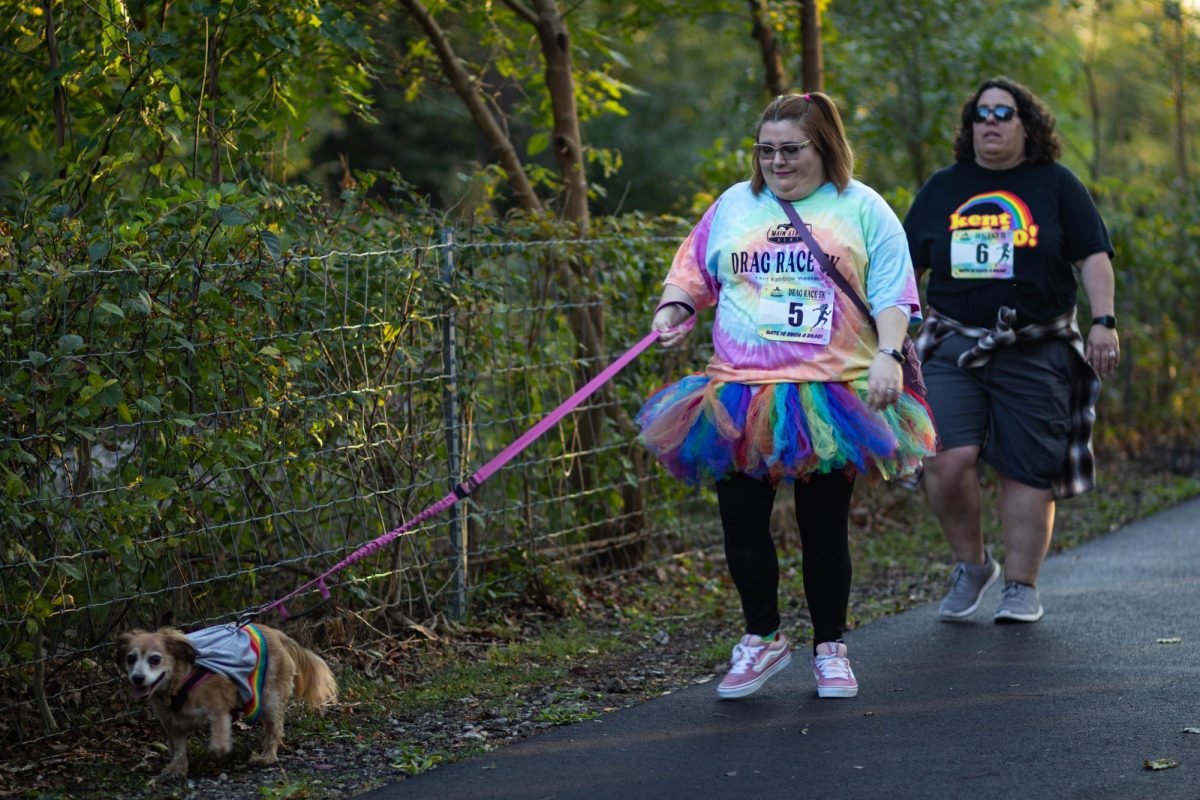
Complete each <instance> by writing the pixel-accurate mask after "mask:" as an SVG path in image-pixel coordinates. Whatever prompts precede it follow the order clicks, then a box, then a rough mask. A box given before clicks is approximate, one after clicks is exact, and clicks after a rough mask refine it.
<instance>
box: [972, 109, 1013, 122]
mask: <svg viewBox="0 0 1200 800" xmlns="http://www.w3.org/2000/svg"><path fill="white" fill-rule="evenodd" d="M1016 115H1017V110H1016V109H1015V108H1013V107H1012V106H995V107H993V108H988V107H987V106H975V121H976V122H987V121H988V117H995V118H996V121H997V122H1008V121H1009V120H1010V119H1012V118H1013V117H1015V116H1016Z"/></svg>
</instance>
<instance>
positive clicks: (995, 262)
mask: <svg viewBox="0 0 1200 800" xmlns="http://www.w3.org/2000/svg"><path fill="white" fill-rule="evenodd" d="M950 275H951V276H953V277H955V278H1011V277H1012V276H1013V232H1012V231H993V230H987V229H983V230H959V231H954V232H953V233H951V234H950Z"/></svg>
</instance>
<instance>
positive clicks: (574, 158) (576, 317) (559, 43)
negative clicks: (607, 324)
mask: <svg viewBox="0 0 1200 800" xmlns="http://www.w3.org/2000/svg"><path fill="white" fill-rule="evenodd" d="M503 1H504V4H505V5H506V6H507V7H508V8H510V9H511V10H512V11H513V12H514V13H515V14H516V15H517V16H519V17H520V18H521V19H523V20H525V21H526V22H528V23H529V24H530V25H531V26H533V28H534V30H535V31H536V32H537V36H538V42H539V44H540V46H541V48H542V55H543V58H544V60H545V73H544V74H545V82H546V90H547V91H548V92H549V94H550V101H551V107H552V114H553V131H552V134H551V136H552V138H551V141H552V144H553V148H554V155H555V157H556V159H557V160H558V167H559V171H560V174H561V176H562V181H563V195H562V199H561V211H562V214H563V216H564V217H565V218H566V219H568V220H570V221H571V222H573V223H574V224H575V227H576V230H577V233H578V235H579V236H581V237H585V236H587V235H588V233H589V232H590V229H591V217H590V213H589V211H588V204H587V201H588V184H587V176H586V173H585V164H584V159H583V144H582V141H583V139H582V136H581V134H580V129H579V114H578V109H577V107H576V103H575V79H574V72H573V61H572V55H571V39H570V34H569V32H568V29H567V24H566V20H565V19H564V17H563V15H562V13H561V11H560V9H559V7H558V4H557V2H555V1H554V0H533V7H532V8H530V7H528V6H526V5H524V4H523V3H521V2H519V1H518V0H503ZM402 2H403V3H404V6H405V7H406V8H407V9H408V10H409V12H410V13H411V14H412V16H413V17H414V18H415V19H416V20H417V22H418V24H419V25H420V26H421V28H422V30H423V31H424V32H425V35H426V37H427V38H428V39H429V40H430V42H431V43H432V44H433V48H434V51H435V52H436V53H437V56H438V60H439V62H440V63H441V66H442V70H443V73H444V74H445V75H446V77H447V78H448V79H449V81H450V84H451V86H453V88H454V91H455V93H456V94H457V95H458V96H459V99H460V100H462V102H463V103H464V104H465V105H466V106H467V109H468V111H469V112H470V114H471V117H472V119H473V120H474V121H475V124H476V125H477V126H478V127H479V129H480V130H481V131H482V132H483V134H484V136H485V137H486V138H487V140H488V142H489V144H491V146H492V147H493V148H494V150H495V152H496V153H497V154H498V158H499V160H500V163H501V165H502V166H503V167H504V169H505V170H506V172H507V173H508V177H509V180H510V182H511V185H512V187H513V190H514V192H515V193H516V197H517V200H518V202H519V203H520V205H521V207H522V208H524V209H525V210H527V211H531V212H535V213H542V212H544V210H545V209H544V206H543V204H542V202H541V200H540V199H539V198H538V197H537V195H536V193H535V192H534V190H533V185H532V183H531V182H530V180H529V177H528V175H527V173H526V171H525V168H524V165H523V164H522V162H521V159H520V156H519V155H518V154H517V151H516V148H515V147H514V146H513V144H512V142H511V140H510V139H509V138H508V134H507V133H506V132H505V130H504V128H503V127H502V126H501V125H500V124H499V122H498V121H497V120H496V119H495V118H494V117H493V116H492V114H491V113H490V112H489V111H488V108H487V106H486V105H485V104H484V102H483V99H482V98H481V96H480V93H479V90H478V82H477V81H476V80H475V78H474V77H473V76H471V75H470V74H469V73H468V72H467V71H466V69H465V68H464V67H463V62H462V61H461V60H460V59H459V58H458V56H457V55H456V54H455V52H454V49H453V47H452V46H451V44H450V41H449V38H448V37H447V36H446V34H445V33H444V31H442V29H441V28H440V26H439V25H438V24H437V21H436V20H434V19H433V17H432V15H430V14H429V12H428V10H427V9H426V8H425V6H424V5H423V4H422V2H421V0H402ZM587 263H588V262H587V261H583V260H575V261H572V262H570V263H568V262H566V261H560V262H558V263H555V264H553V265H552V267H551V269H552V271H553V274H554V275H556V276H557V278H558V280H559V283H560V285H561V287H562V289H563V291H564V293H565V294H567V295H568V296H570V297H571V298H572V300H573V303H572V308H571V310H570V311H569V312H568V324H569V325H570V328H571V332H572V334H573V336H574V338H575V341H576V353H577V355H578V357H579V360H580V362H581V364H582V365H583V366H581V367H580V368H579V371H578V374H577V380H578V381H579V385H582V384H583V383H586V382H587V381H588V380H590V379H591V378H592V377H593V376H594V375H595V374H596V373H597V372H599V370H600V369H601V368H602V366H603V365H604V363H605V361H606V359H605V347H604V309H603V306H602V304H601V303H600V302H599V301H598V300H597V301H596V302H590V300H592V299H593V298H592V292H593V289H592V287H593V286H594V280H593V277H594V276H593V274H592V268H590V267H589V266H587ZM611 397H612V395H611V392H610V390H609V389H608V387H603V388H602V389H601V390H600V392H599V396H598V397H597V398H596V399H595V400H594V402H592V403H589V406H590V408H586V409H584V410H581V411H579V412H577V414H576V419H577V425H578V431H579V435H578V443H579V448H578V449H579V451H580V452H581V453H583V454H586V455H588V456H589V457H590V454H591V453H593V452H594V451H595V450H596V448H597V447H598V445H599V444H600V442H601V439H602V436H603V424H604V416H605V414H606V413H607V414H609V415H611V416H613V417H614V422H615V423H616V424H617V426H618V428H620V429H621V430H623V431H625V430H628V429H631V428H632V427H633V423H632V421H631V420H629V418H628V415H627V414H625V412H624V411H623V410H622V409H620V408H619V407H615V406H614V405H613V403H612V400H611ZM581 463H584V464H588V466H589V468H588V469H577V470H575V471H574V472H573V473H572V480H573V481H574V482H575V486H576V488H577V489H588V488H592V487H594V486H595V485H596V479H597V475H596V471H595V469H594V467H593V465H592V463H591V462H590V460H589V458H584V459H581ZM631 495H632V496H631ZM626 503H627V506H630V507H627V509H626V518H627V519H636V520H637V523H636V524H637V526H638V527H640V526H641V524H642V515H643V509H644V500H643V499H642V492H641V490H640V485H639V487H638V488H637V491H635V492H632V493H626ZM587 513H588V512H587V510H586V509H583V510H581V514H587ZM594 530H595V535H596V537H597V538H604V537H606V536H608V535H609V534H608V532H606V531H605V530H604V529H603V528H602V527H599V526H597V527H596V528H595V529H594Z"/></svg>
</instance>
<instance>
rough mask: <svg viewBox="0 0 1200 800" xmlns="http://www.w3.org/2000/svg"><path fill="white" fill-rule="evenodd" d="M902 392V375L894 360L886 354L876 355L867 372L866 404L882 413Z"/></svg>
mask: <svg viewBox="0 0 1200 800" xmlns="http://www.w3.org/2000/svg"><path fill="white" fill-rule="evenodd" d="M903 391H904V374H903V372H902V370H901V369H900V364H899V363H898V362H897V361H896V359H894V358H892V357H891V356H889V355H887V354H886V353H876V354H875V358H874V359H872V361H871V368H870V369H869V370H867V402H869V403H870V404H871V408H874V409H875V410H876V411H882V410H883V409H885V408H887V407H888V406H890V405H893V404H894V403H895V402H896V401H897V400H899V399H900V393H901V392H903Z"/></svg>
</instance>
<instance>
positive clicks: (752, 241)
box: [638, 92, 935, 698]
mask: <svg viewBox="0 0 1200 800" xmlns="http://www.w3.org/2000/svg"><path fill="white" fill-rule="evenodd" d="M754 147H755V159H754V165H753V175H752V178H751V180H750V181H748V182H743V183H739V184H737V185H735V186H733V187H731V188H730V189H728V190H727V191H726V192H725V193H724V194H722V195H721V197H720V198H719V199H718V200H717V202H716V203H714V204H713V205H712V207H711V208H709V209H708V211H707V212H706V213H705V214H704V216H703V218H702V219H701V220H700V222H699V224H698V225H696V227H695V228H694V229H693V230H692V232H691V233H690V234H689V235H688V237H687V238H686V239H685V240H684V242H683V244H682V245H681V246H680V248H679V250H678V252H677V253H676V255H675V260H674V262H673V263H672V265H671V269H670V271H669V272H668V273H667V278H666V286H665V288H664V290H663V294H662V302H661V303H660V304H659V306H658V308H657V309H656V310H655V313H654V319H653V322H652V325H653V327H654V328H655V329H657V330H660V331H663V334H662V337H661V341H662V343H663V345H664V346H666V347H673V346H675V345H677V344H679V343H680V342H681V341H682V340H683V338H684V337H685V336H686V335H687V333H688V331H689V330H690V329H691V327H692V324H693V323H694V315H695V314H697V313H699V312H701V311H703V310H705V309H708V308H714V309H715V312H714V313H715V316H714V320H713V348H714V351H715V352H714V355H713V358H712V360H711V361H710V362H709V364H708V367H707V369H706V370H705V372H704V373H703V374H698V375H691V376H688V377H685V378H683V379H682V380H680V381H678V382H676V383H673V384H670V385H668V386H666V387H664V388H663V389H661V390H660V391H658V392H657V393H656V394H654V395H653V396H652V397H651V398H650V399H649V400H648V401H647V402H646V404H645V406H644V407H643V408H642V410H641V412H640V413H639V414H638V423H639V425H640V426H641V430H642V441H643V442H645V444H646V445H647V447H649V448H650V450H651V451H652V452H653V453H654V454H655V455H656V456H657V457H658V459H659V460H660V461H661V463H662V464H663V465H664V466H665V467H666V469H667V471H668V472H670V473H671V474H672V475H674V476H676V477H678V478H682V479H684V480H686V481H688V482H690V483H700V482H707V481H709V480H714V481H715V482H716V488H717V499H718V501H719V505H720V513H721V522H722V526H723V528H724V533H725V554H726V559H727V561H728V564H729V570H730V573H731V574H732V577H733V580H734V583H735V584H736V585H737V588H738V593H739V594H740V595H741V601H742V610H743V612H744V614H745V618H746V633H745V635H744V636H743V637H742V639H741V641H740V642H739V643H738V644H737V645H736V646H735V647H734V649H733V657H732V659H731V666H730V670H729V673H728V674H727V675H726V676H725V678H724V679H723V680H722V681H721V684H720V686H719V687H718V689H717V693H718V695H720V696H721V697H723V698H736V697H744V696H746V695H749V694H751V693H753V692H755V691H757V690H758V689H759V688H760V687H761V686H762V685H763V683H765V682H766V680H767V679H768V678H770V677H771V676H772V675H774V674H776V673H777V672H778V671H779V670H780V669H782V668H783V667H785V666H786V665H787V664H788V663H789V662H790V660H791V654H790V650H789V647H788V643H787V639H786V638H785V636H784V635H783V633H782V632H781V631H780V622H781V620H780V615H779V603H778V596H777V595H778V586H779V562H778V558H777V556H776V552H775V545H774V542H773V541H772V539H771V533H770V518H771V509H772V506H773V504H774V500H775V489H776V486H777V485H778V484H779V482H780V481H787V482H793V481H794V482H795V494H796V522H797V524H798V525H799V528H800V537H801V542H802V545H803V548H804V591H805V596H806V598H807V600H808V606H809V614H810V616H811V619H812V624H813V656H814V657H813V670H814V674H815V676H816V679H817V692H818V695H819V696H821V697H853V696H855V695H856V694H857V693H858V683H857V681H856V680H855V678H854V674H853V672H852V671H851V669H850V662H849V660H848V658H847V657H846V646H845V644H844V643H843V642H842V634H843V632H844V629H845V625H846V608H847V604H848V602H849V595H850V578H851V564H850V549H849V541H848V530H847V529H848V516H849V509H850V498H851V494H852V491H853V487H854V480H855V478H856V477H857V476H858V475H860V474H865V475H867V476H876V477H882V478H884V479H889V480H890V479H894V478H903V477H908V476H911V475H912V474H914V473H915V472H916V471H917V469H918V468H919V466H920V463H921V460H922V458H924V457H925V456H927V455H931V454H932V453H933V451H934V444H935V437H934V432H933V426H932V422H931V420H930V416H929V411H928V408H927V407H926V406H925V404H924V401H923V400H922V399H921V398H920V397H918V396H917V395H915V394H913V393H912V392H910V391H908V390H907V389H906V388H905V387H904V385H903V381H902V375H901V363H902V360H903V357H902V355H901V348H902V345H903V341H904V335H905V331H906V329H907V326H908V324H909V322H910V321H916V320H918V319H919V317H920V308H919V304H918V297H917V288H916V280H915V277H914V274H913V269H912V262H911V260H910V257H909V253H908V245H907V240H906V239H905V236H904V230H903V228H902V227H901V225H900V222H899V220H898V219H897V218H896V215H895V214H894V213H893V212H892V210H891V209H890V208H889V207H888V205H887V203H885V202H884V201H883V199H882V198H881V197H880V196H879V195H878V194H876V193H875V192H874V191H873V190H871V189H870V188H869V187H867V186H865V185H863V184H862V183H859V182H858V181H856V180H854V179H853V178H852V177H851V173H852V170H853V155H852V152H851V149H850V144H849V142H848V141H847V140H846V135H845V131H844V129H843V127H842V122H841V118H840V117H839V115H838V112H837V107H836V106H835V105H834V104H833V101H832V100H831V99H830V98H829V97H828V96H826V95H824V94H821V93H819V92H814V93H812V94H806V95H784V96H781V97H778V98H776V99H775V100H774V101H773V102H772V103H771V104H770V105H769V106H767V108H766V110H765V111H764V112H763V115H762V118H761V120H760V121H759V124H758V131H757V143H756V144H755V146H754ZM780 200H783V201H787V202H790V203H791V204H792V206H793V207H794V208H795V210H796V211H797V212H798V213H799V215H800V217H801V219H802V220H803V222H804V224H805V226H806V227H807V228H809V230H810V231H811V233H812V235H813V238H815V240H816V242H817V244H819V245H820V247H821V249H823V250H824V251H825V253H826V254H827V255H828V258H829V262H830V263H831V264H832V266H833V268H834V269H836V270H837V271H838V272H839V273H840V274H841V275H842V276H843V277H844V278H845V279H846V280H847V281H848V282H849V284H850V285H851V287H853V288H854V289H855V290H856V291H858V292H859V293H860V295H861V296H862V297H864V298H865V299H866V301H867V305H868V306H869V307H870V308H871V310H872V316H873V317H874V325H872V321H871V320H869V319H866V318H865V317H864V315H863V314H862V313H861V312H860V311H859V310H858V308H857V306H856V305H855V303H854V302H853V301H852V300H851V299H850V298H849V297H847V296H845V295H844V293H843V292H842V291H841V290H840V289H839V288H838V287H837V285H836V284H834V283H833V282H832V280H831V279H829V278H828V277H827V276H826V275H825V273H824V272H823V271H822V269H821V267H820V266H819V265H818V263H817V259H816V257H815V255H814V253H812V252H810V251H809V249H808V247H807V246H806V245H805V244H804V242H803V241H802V240H801V237H800V236H799V235H798V234H797V233H796V231H795V229H794V228H793V226H792V224H791V222H789V218H788V216H787V214H786V213H785V211H784V210H783V208H782V207H781V205H780V202H779V201H780ZM876 331H878V332H876Z"/></svg>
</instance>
